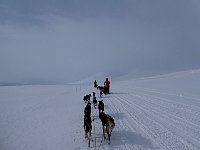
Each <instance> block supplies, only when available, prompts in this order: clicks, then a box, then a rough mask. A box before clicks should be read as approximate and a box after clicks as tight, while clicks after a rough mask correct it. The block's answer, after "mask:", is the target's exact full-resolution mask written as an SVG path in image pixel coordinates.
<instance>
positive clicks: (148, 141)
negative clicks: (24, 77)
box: [0, 70, 200, 150]
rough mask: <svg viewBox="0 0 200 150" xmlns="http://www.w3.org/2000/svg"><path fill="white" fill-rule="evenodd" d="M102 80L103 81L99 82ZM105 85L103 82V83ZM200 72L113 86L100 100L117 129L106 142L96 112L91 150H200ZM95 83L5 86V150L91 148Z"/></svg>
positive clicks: (0, 107) (1, 112)
mask: <svg viewBox="0 0 200 150" xmlns="http://www.w3.org/2000/svg"><path fill="white" fill-rule="evenodd" d="M97 81H98V80H97ZM98 82H103V81H98ZM199 89H200V70H193V71H184V72H178V73H173V74H167V75H160V76H154V77H149V78H140V79H135V80H124V81H118V82H117V81H115V82H112V79H111V92H112V93H111V94H110V95H107V96H104V97H103V98H99V97H97V98H98V100H100V99H103V100H104V103H105V112H106V113H108V114H110V115H111V116H113V118H114V119H115V123H116V126H115V128H114V130H113V133H112V137H111V144H110V145H108V141H107V140H102V131H101V129H102V128H101V123H100V120H99V118H98V113H97V110H96V109H93V110H92V117H93V118H94V121H93V122H92V125H93V131H92V139H93V141H92V143H91V148H90V149H96V150H98V149H100V150H101V149H104V150H106V149H113V150H114V149H120V150H121V149H127V150H128V149H130V150H199V149H200V92H199ZM93 91H94V92H97V91H96V89H94V88H93V84H91V83H85V84H83V83H81V84H71V85H52V86H50V85H48V86H47V85H43V86H42V85H25V86H1V87H0V150H79V149H89V148H88V147H87V140H85V138H84V130H83V110H84V107H85V103H84V102H83V100H82V98H83V96H84V95H85V94H89V93H92V92H93Z"/></svg>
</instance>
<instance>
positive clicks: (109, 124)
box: [99, 112, 115, 144]
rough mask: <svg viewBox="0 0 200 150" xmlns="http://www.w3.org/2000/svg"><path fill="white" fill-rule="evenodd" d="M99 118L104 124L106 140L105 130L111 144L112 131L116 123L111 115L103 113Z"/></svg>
mask: <svg viewBox="0 0 200 150" xmlns="http://www.w3.org/2000/svg"><path fill="white" fill-rule="evenodd" d="M99 118H100V120H101V122H102V127H103V136H104V139H105V138H106V136H105V130H106V133H107V135H108V141H109V144H110V137H111V133H112V130H113V128H114V127H115V121H114V119H113V118H112V117H111V116H110V115H107V114H105V113H104V112H101V113H100V114H99Z"/></svg>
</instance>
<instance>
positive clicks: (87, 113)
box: [83, 86, 115, 146]
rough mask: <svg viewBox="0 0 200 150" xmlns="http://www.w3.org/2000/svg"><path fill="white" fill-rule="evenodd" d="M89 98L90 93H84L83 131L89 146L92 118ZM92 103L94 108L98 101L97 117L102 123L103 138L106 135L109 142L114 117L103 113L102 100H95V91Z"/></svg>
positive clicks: (113, 125)
mask: <svg viewBox="0 0 200 150" xmlns="http://www.w3.org/2000/svg"><path fill="white" fill-rule="evenodd" d="M97 87H98V86H96V88H97ZM108 90H109V89H108ZM108 92H109V91H108ZM100 97H101V95H100ZM90 98H91V94H88V95H85V96H84V97H83V100H84V102H85V103H86V106H85V109H84V131H85V138H87V139H89V146H90V137H91V132H92V119H91V107H92V106H91V102H90ZM92 103H93V107H94V109H96V107H97V103H98V110H99V118H100V120H101V123H102V129H103V137H104V139H106V135H107V139H108V142H109V144H110V138H111V133H112V130H113V128H114V127H115V122H114V119H113V118H112V117H111V116H110V115H108V114H106V113H104V102H103V100H99V101H98V102H97V99H96V96H95V92H93V101H92Z"/></svg>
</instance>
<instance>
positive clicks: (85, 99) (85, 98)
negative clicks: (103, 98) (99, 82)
mask: <svg viewBox="0 0 200 150" xmlns="http://www.w3.org/2000/svg"><path fill="white" fill-rule="evenodd" d="M90 98H91V94H87V95H85V96H84V97H83V101H84V102H85V103H86V102H90Z"/></svg>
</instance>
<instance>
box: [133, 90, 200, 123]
mask: <svg viewBox="0 0 200 150" xmlns="http://www.w3.org/2000/svg"><path fill="white" fill-rule="evenodd" d="M130 95H132V96H133V97H134V98H135V99H140V100H142V101H144V102H145V103H151V104H152V106H155V105H157V106H158V107H155V108H162V112H163V111H166V112H168V113H170V114H172V115H174V116H177V117H179V118H182V119H183V120H184V121H188V123H191V124H193V125H194V126H197V127H200V118H199V116H200V112H199V109H200V107H198V106H192V105H186V104H185V103H178V102H176V101H172V100H170V99H168V98H163V97H160V96H153V95H152V94H146V93H144V92H143V93H141V94H140V93H139V92H132V93H130ZM183 110H184V111H183Z"/></svg>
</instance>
